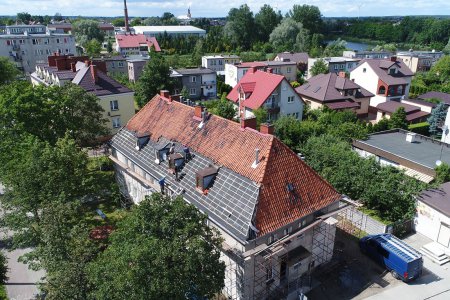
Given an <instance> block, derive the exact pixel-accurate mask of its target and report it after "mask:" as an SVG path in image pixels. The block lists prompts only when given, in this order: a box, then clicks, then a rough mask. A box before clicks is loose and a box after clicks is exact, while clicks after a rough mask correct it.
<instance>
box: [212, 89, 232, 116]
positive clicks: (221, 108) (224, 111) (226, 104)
mask: <svg viewBox="0 0 450 300" xmlns="http://www.w3.org/2000/svg"><path fill="white" fill-rule="evenodd" d="M224 96H225V97H224ZM215 113H216V114H217V115H218V116H221V117H222V118H225V119H228V120H233V118H234V117H235V116H236V109H235V108H234V106H233V103H231V102H230V101H228V100H227V99H226V93H224V94H223V95H222V98H221V99H220V100H219V101H218V103H217V107H216V110H215Z"/></svg>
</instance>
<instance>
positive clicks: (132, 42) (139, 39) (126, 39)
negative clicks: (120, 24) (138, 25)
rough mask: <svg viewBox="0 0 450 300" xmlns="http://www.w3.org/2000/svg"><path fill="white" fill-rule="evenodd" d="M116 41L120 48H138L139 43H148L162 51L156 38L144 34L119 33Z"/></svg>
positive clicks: (156, 49) (149, 45)
mask: <svg viewBox="0 0 450 300" xmlns="http://www.w3.org/2000/svg"><path fill="white" fill-rule="evenodd" d="M116 41H117V43H118V44H119V47H120V48H138V47H139V45H141V44H146V45H147V46H148V47H149V48H151V47H152V46H154V47H155V51H158V52H159V51H161V48H160V47H159V44H158V41H157V40H156V38H154V37H147V36H145V35H143V34H117V35H116Z"/></svg>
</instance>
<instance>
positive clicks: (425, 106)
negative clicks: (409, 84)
mask: <svg viewBox="0 0 450 300" xmlns="http://www.w3.org/2000/svg"><path fill="white" fill-rule="evenodd" d="M400 102H401V103H404V104H410V105H414V106H417V107H419V108H420V110H421V111H425V112H428V113H431V111H432V110H433V108H435V107H436V105H437V104H435V103H431V102H427V101H425V100H421V99H402V100H401V101H400Z"/></svg>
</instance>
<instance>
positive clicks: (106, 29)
mask: <svg viewBox="0 0 450 300" xmlns="http://www.w3.org/2000/svg"><path fill="white" fill-rule="evenodd" d="M98 28H100V30H101V31H103V33H104V34H105V37H106V38H108V37H113V36H114V34H115V32H114V26H113V25H111V24H108V23H99V24H98Z"/></svg>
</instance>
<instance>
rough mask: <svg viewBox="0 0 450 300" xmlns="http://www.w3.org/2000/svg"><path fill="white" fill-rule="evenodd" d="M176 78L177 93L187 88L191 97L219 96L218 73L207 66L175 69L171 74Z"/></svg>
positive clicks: (198, 98) (207, 97) (209, 97)
mask: <svg viewBox="0 0 450 300" xmlns="http://www.w3.org/2000/svg"><path fill="white" fill-rule="evenodd" d="M170 76H171V77H172V78H174V79H175V80H176V87H175V91H174V92H175V94H179V93H180V92H181V90H182V89H183V88H186V90H187V92H188V94H189V96H188V97H189V99H191V100H200V99H212V98H216V97H217V74H216V72H214V71H213V70H210V69H207V68H192V69H174V70H172V74H171V75H170Z"/></svg>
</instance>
